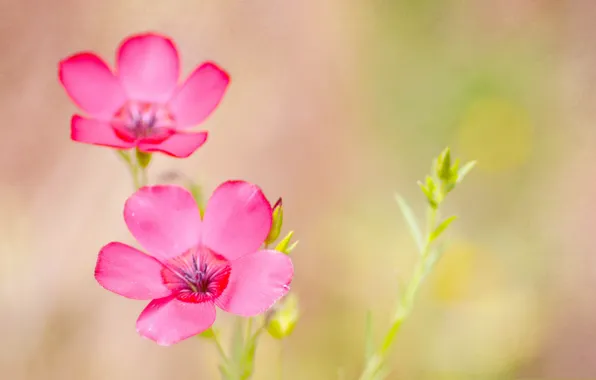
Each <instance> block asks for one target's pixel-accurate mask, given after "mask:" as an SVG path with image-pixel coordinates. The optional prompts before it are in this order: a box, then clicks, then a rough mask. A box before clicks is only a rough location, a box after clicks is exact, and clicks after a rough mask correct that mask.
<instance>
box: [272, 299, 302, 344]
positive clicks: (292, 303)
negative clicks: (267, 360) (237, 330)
mask: <svg viewBox="0 0 596 380" xmlns="http://www.w3.org/2000/svg"><path fill="white" fill-rule="evenodd" d="M298 317H299V310H298V297H297V296H296V295H294V293H289V294H288V295H287V296H286V297H285V298H284V299H283V300H282V301H281V304H280V305H279V306H277V308H276V310H275V311H274V313H273V315H272V316H271V317H270V319H269V323H267V331H268V332H269V334H270V335H271V336H272V337H274V338H276V339H283V338H285V337H287V336H289V335H290V334H291V333H292V331H293V330H294V326H296V322H298Z"/></svg>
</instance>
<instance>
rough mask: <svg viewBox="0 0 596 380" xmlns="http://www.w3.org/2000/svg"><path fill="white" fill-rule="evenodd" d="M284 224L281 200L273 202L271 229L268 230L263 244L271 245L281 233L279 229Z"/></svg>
mask: <svg viewBox="0 0 596 380" xmlns="http://www.w3.org/2000/svg"><path fill="white" fill-rule="evenodd" d="M283 222H284V209H283V205H282V201H281V198H279V199H278V200H277V202H275V205H274V206H273V214H272V221H271V229H270V230H269V235H267V238H266V239H265V244H266V245H269V244H271V243H273V242H274V241H275V240H277V238H278V237H279V233H280V232H281V227H282V225H283Z"/></svg>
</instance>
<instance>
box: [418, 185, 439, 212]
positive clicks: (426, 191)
mask: <svg viewBox="0 0 596 380" xmlns="http://www.w3.org/2000/svg"><path fill="white" fill-rule="evenodd" d="M418 186H420V189H421V190H422V192H423V193H424V195H425V196H426V200H427V201H428V204H429V205H430V207H432V208H435V209H436V208H437V202H435V199H434V198H435V195H434V194H433V192H432V191H430V190H429V189H428V187H426V186H424V184H423V183H422V182H420V181H418Z"/></svg>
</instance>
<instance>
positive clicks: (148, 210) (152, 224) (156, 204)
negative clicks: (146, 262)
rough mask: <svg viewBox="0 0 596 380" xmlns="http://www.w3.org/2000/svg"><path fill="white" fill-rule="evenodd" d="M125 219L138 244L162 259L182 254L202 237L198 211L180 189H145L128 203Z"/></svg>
mask: <svg viewBox="0 0 596 380" xmlns="http://www.w3.org/2000/svg"><path fill="white" fill-rule="evenodd" d="M124 220H125V221H126V224H127V226H128V229H129V230H130V232H131V233H132V234H133V235H134V237H135V238H136V239H137V240H138V241H139V243H141V245H142V246H143V247H144V248H145V249H146V250H147V251H148V252H149V253H150V254H152V255H154V256H156V257H157V258H159V259H162V260H167V259H169V258H173V257H176V256H179V255H181V254H182V253H184V252H185V251H187V250H188V249H189V248H192V247H195V246H196V245H197V244H198V243H199V241H200V238H201V236H200V233H201V216H200V214H199V208H198V207H197V204H196V202H195V200H194V199H193V197H192V195H191V194H190V193H189V192H188V191H187V190H186V189H184V188H182V187H180V186H175V185H158V186H146V187H142V188H141V189H139V190H138V191H137V192H136V193H134V194H133V195H132V196H131V197H130V198H128V200H127V201H126V203H125V205H124Z"/></svg>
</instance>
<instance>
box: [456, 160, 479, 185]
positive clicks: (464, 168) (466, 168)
mask: <svg viewBox="0 0 596 380" xmlns="http://www.w3.org/2000/svg"><path fill="white" fill-rule="evenodd" d="M474 166H476V161H470V162H468V163H467V164H465V165H464V166H462V168H461V169H459V172H458V173H457V183H460V182H461V181H462V180H463V179H464V177H465V176H466V174H468V173H469V172H470V170H472V169H473V168H474Z"/></svg>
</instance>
